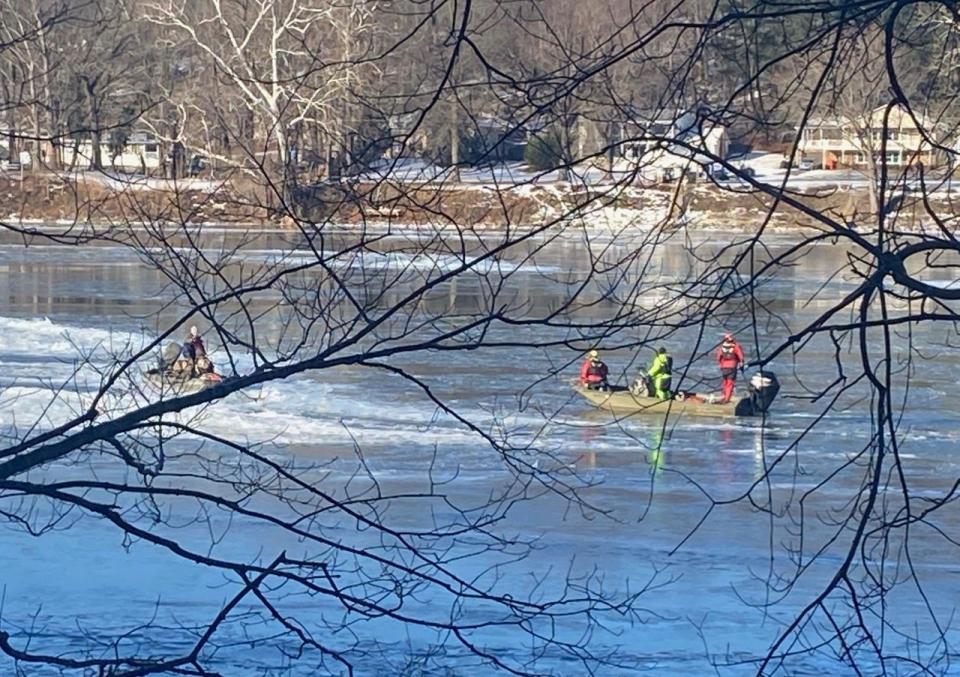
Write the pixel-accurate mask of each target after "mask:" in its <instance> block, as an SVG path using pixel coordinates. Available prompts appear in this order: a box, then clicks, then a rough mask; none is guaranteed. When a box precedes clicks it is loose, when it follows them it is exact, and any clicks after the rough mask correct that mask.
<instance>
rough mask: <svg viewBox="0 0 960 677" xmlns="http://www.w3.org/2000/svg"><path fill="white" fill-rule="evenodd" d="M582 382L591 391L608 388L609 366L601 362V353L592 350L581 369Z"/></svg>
mask: <svg viewBox="0 0 960 677" xmlns="http://www.w3.org/2000/svg"><path fill="white" fill-rule="evenodd" d="M580 382H581V383H582V384H583V385H585V386H587V387H588V388H590V389H591V390H604V389H606V388H607V365H605V364H604V363H603V362H601V361H600V353H598V352H597V351H596V350H591V351H590V352H589V353H587V359H586V360H584V361H583V365H582V366H581V367H580Z"/></svg>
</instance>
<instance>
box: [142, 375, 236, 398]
mask: <svg viewBox="0 0 960 677" xmlns="http://www.w3.org/2000/svg"><path fill="white" fill-rule="evenodd" d="M144 375H145V376H146V378H147V381H149V382H150V383H151V384H152V385H153V386H154V387H155V388H157V389H159V390H161V391H163V392H166V393H173V394H175V395H192V394H193V393H198V392H200V391H201V390H206V389H207V388H212V387H213V386H215V385H219V384H220V383H222V382H223V379H222V378H221V377H220V376H218V375H217V374H204V375H203V376H198V377H196V378H181V377H178V376H175V375H173V374H172V373H171V372H160V371H159V370H157V369H151V370H149V371H147V372H145V374H144Z"/></svg>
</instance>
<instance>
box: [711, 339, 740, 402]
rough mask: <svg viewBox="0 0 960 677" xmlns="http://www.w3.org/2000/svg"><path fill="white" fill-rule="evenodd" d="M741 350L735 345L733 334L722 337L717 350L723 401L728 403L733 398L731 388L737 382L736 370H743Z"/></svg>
mask: <svg viewBox="0 0 960 677" xmlns="http://www.w3.org/2000/svg"><path fill="white" fill-rule="evenodd" d="M744 362H745V360H744V358H743V348H741V347H740V344H739V343H737V342H736V341H735V340H734V338H733V334H727V335H726V336H724V337H723V343H721V344H720V347H719V348H717V364H719V365H720V376H721V377H722V378H723V386H722V390H723V401H724V402H729V401H730V398H732V397H733V386H734V384H735V383H736V381H737V369H740V370H741V371H742V370H743V366H744Z"/></svg>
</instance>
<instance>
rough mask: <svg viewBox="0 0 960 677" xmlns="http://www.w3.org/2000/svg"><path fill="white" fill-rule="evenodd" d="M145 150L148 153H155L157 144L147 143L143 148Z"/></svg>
mask: <svg viewBox="0 0 960 677" xmlns="http://www.w3.org/2000/svg"><path fill="white" fill-rule="evenodd" d="M145 150H146V151H147V152H148V153H156V152H157V144H155V143H148V144H147V145H146V149H145Z"/></svg>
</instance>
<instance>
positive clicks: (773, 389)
mask: <svg viewBox="0 0 960 677" xmlns="http://www.w3.org/2000/svg"><path fill="white" fill-rule="evenodd" d="M779 392H780V381H778V380H777V377H776V376H775V375H774V373H773V372H772V371H758V372H757V373H756V374H754V375H753V376H751V377H750V383H749V384H748V385H747V396H746V397H744V398H743V399H742V400H740V402H738V403H737V412H736V413H737V415H738V416H759V415H760V414H764V413H766V411H767V409H769V408H770V405H771V404H773V401H774V400H775V399H776V398H777V393H779Z"/></svg>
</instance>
